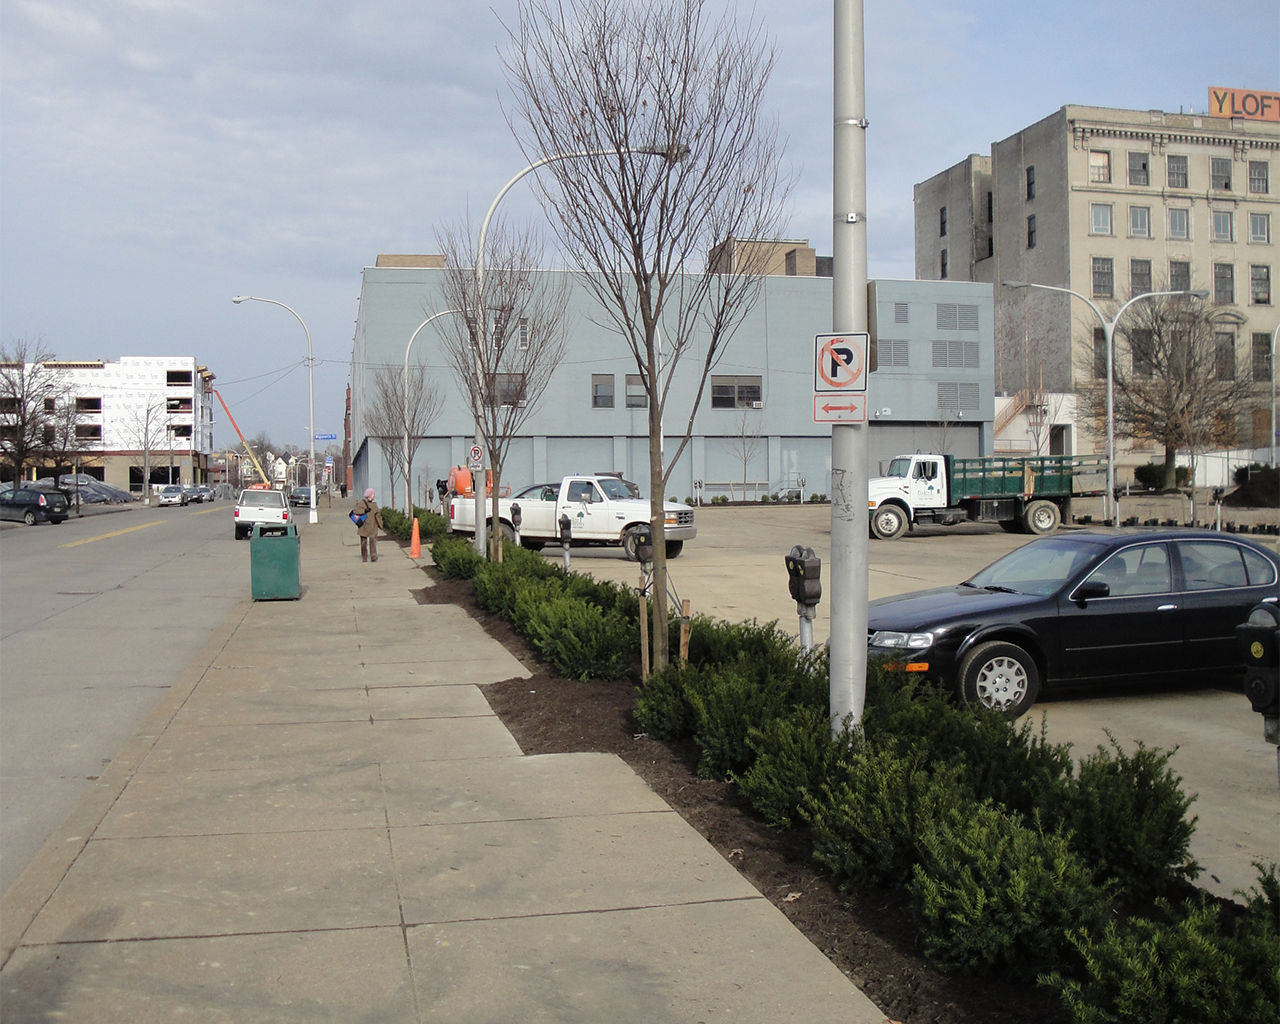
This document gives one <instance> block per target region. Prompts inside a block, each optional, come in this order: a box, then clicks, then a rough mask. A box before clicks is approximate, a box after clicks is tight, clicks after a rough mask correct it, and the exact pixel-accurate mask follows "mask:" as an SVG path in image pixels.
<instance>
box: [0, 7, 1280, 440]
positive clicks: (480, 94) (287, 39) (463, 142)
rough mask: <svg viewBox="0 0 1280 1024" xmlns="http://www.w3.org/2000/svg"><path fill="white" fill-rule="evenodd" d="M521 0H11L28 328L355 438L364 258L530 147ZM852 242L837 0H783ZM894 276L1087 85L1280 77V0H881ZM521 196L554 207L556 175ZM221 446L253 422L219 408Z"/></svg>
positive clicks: (11, 231)
mask: <svg viewBox="0 0 1280 1024" xmlns="http://www.w3.org/2000/svg"><path fill="white" fill-rule="evenodd" d="M515 9H516V4H515V0H496V2H494V3H492V4H484V3H475V2H472V0H346V2H342V0H305V2H304V0H0V344H4V345H5V346H10V345H12V344H13V342H15V341H16V340H18V339H28V340H37V339H38V340H40V341H42V342H43V344H44V345H45V346H46V347H47V348H48V349H50V350H52V351H53V352H54V353H55V354H56V355H57V356H59V357H60V358H103V359H116V358H118V357H119V356H121V355H148V354H157V355H193V356H195V357H196V358H197V359H198V360H200V361H201V362H203V363H206V364H207V365H208V366H209V367H210V368H211V369H212V370H213V371H214V372H215V373H216V374H217V377H218V381H217V384H218V387H219V389H220V390H221V392H222V394H223V397H224V398H225V399H226V400H227V402H228V403H229V404H230V405H231V407H232V410H233V412H234V413H235V415H236V418H237V420H239V421H240V424H241V426H242V428H243V429H245V431H246V433H249V434H256V433H257V432H259V431H261V430H265V431H266V432H267V433H268V434H269V435H270V436H271V437H272V438H273V439H274V440H276V441H277V442H282V443H283V442H287V443H293V444H298V445H303V446H305V445H306V443H307V441H306V434H307V390H306V370H305V355H306V346H305V340H304V337H303V335H302V331H301V329H300V328H299V327H298V325H297V323H296V321H294V320H293V318H292V317H290V316H289V315H288V313H287V312H285V311H284V310H281V309H277V308H275V307H272V306H267V305H263V304H260V303H245V304H243V305H240V306H234V305H232V303H231V297H232V296H233V295H238V294H244V293H250V294H254V295H260V296H265V297H269V298H273V299H277V300H279V301H281V302H285V303H287V304H288V305H290V306H292V307H293V308H294V309H296V310H297V311H298V313H299V314H300V315H301V316H302V317H303V319H304V320H305V321H306V322H307V325H308V327H309V328H310V331H311V337H312V342H313V347H314V352H315V357H316V360H317V363H316V369H315V387H316V431H317V432H319V433H325V432H331V433H340V431H341V427H342V408H343V405H342V403H343V392H344V387H345V384H346V381H347V377H348V374H349V363H350V356H351V339H352V334H353V331H354V321H355V317H356V311H357V299H358V296H359V294H360V271H361V268H362V267H365V266H367V265H370V264H372V263H373V261H374V259H375V257H376V256H377V254H378V253H380V252H388V253H391V252H402V253H404V252H413V253H420V252H432V251H435V250H436V246H435V244H434V238H435V232H436V229H437V227H438V226H439V225H442V224H445V223H449V222H456V221H457V220H458V218H459V217H460V216H461V215H463V214H464V213H466V212H467V211H468V210H469V211H470V214H471V216H472V218H473V219H475V220H477V221H478V219H479V217H480V216H482V215H483V212H484V210H485V209H486V208H487V207H488V205H489V202H490V201H491V200H492V198H493V196H494V195H495V194H496V193H497V191H498V189H499V188H501V187H502V185H503V184H504V183H505V182H506V181H507V179H508V178H510V177H511V175H513V174H514V173H515V172H516V171H517V170H519V169H520V168H521V167H522V166H523V165H524V163H525V161H524V159H523V157H522V156H521V154H520V152H519V150H518V149H517V147H516V145H515V143H514V142H513V141H512V139H511V136H510V133H509V131H508V129H507V127H506V124H505V122H504V121H503V117H502V113H501V100H502V97H503V94H504V90H505V87H504V82H503V74H502V69H501V65H500V61H499V58H498V50H499V48H500V47H501V46H503V45H504V43H505V33H504V31H503V29H502V25H501V22H502V21H507V22H508V23H510V22H511V21H512V19H513V16H514V13H515ZM756 9H757V12H758V14H759V16H760V17H761V18H762V20H763V21H764V22H765V24H766V26H767V29H768V31H769V32H770V33H771V34H772V35H773V37H774V38H775V40H776V42H777V44H778V47H779V51H780V59H779V64H778V71H777V74H776V77H775V79H774V81H773V83H772V87H771V91H770V105H771V106H772V108H773V109H774V110H776V112H777V113H778V115H779V118H780V121H781V126H782V130H783V132H784V134H785V135H786V136H787V137H788V139H789V144H788V159H789V161H790V162H791V164H792V165H793V168H794V169H795V171H796V172H797V174H798V187H797V190H796V193H795V197H794V202H793V207H794V210H793V214H792V217H791V222H790V230H789V232H788V233H789V235H790V236H792V237H807V238H809V239H810V240H811V242H812V244H813V245H814V246H815V247H816V248H817V249H818V251H819V252H823V253H829V252H830V251H831V198H830V195H831V84H830V76H831V71H830V68H831V45H830V33H831V22H832V4H831V3H830V2H829V0H825V2H819V0H785V2H783V0H759V2H758V3H757V4H756ZM865 19H866V41H867V44H866V49H867V70H866V82H867V114H868V117H869V119H870V121H871V127H870V130H869V134H868V145H867V149H868V164H869V168H868V214H869V220H868V230H869V241H868V247H869V272H870V275H871V276H872V277H881V278H910V277H912V276H913V273H914V260H913V256H912V204H911V196H912V185H913V184H914V183H916V182H919V181H922V180H923V179H925V178H927V177H929V176H931V175H932V174H934V173H936V172H937V171H939V170H942V169H943V168H945V167H947V166H949V165H951V164H952V163H955V162H956V161H957V160H960V159H961V158H963V157H964V156H965V155H967V154H968V153H971V152H981V153H986V152H988V151H989V148H990V145H991V143H992V142H993V141H995V140H998V139H1002V138H1005V137H1007V136H1008V135H1011V134H1013V133H1014V132H1016V131H1018V130H1019V129H1021V128H1023V127H1025V126H1026V125H1028V124H1030V123H1032V122H1034V121H1037V120H1039V119H1040V118H1042V117H1045V116H1047V115H1048V114H1050V113H1052V112H1053V111H1055V110H1057V109H1058V108H1059V107H1061V106H1063V105H1064V104H1068V103H1080V104H1092V105H1099V106H1111V107H1125V108H1131V109H1138V110H1146V109H1162V110H1169V111H1178V110H1187V111H1191V110H1196V111H1203V110H1205V108H1206V106H1207V94H1208V87H1209V86H1211V85H1220V86H1239V87H1249V88H1257V89H1275V88H1276V87H1277V86H1278V85H1280V45H1278V42H1277V41H1278V40H1280V5H1277V4H1276V2H1275V0H1239V2H1235V3H1230V2H1228V3H1226V4H1223V5H1222V6H1220V7H1218V8H1216V9H1215V10H1213V12H1212V13H1211V14H1210V13H1209V9H1208V8H1206V6H1205V5H1204V4H1203V2H1197V3H1191V2H1188V0H1166V2H1165V3H1163V4H1160V5H1158V6H1157V7H1152V6H1151V5H1149V4H1137V3H1124V2H1119V3H1117V2H1115V0H1109V2H1097V0H1078V2H1073V3H1066V2H1051V0H1039V2H1034V3H1028V2H1026V0H1019V2H1006V0H991V2H988V3H983V4H977V3H973V2H972V0H919V2H916V3H899V2H889V0H866V3H865ZM504 206H505V209H504V212H505V213H507V214H508V215H511V216H514V217H517V218H526V219H528V220H530V221H533V220H534V219H536V218H540V217H541V214H540V211H539V210H538V208H537V206H536V204H535V203H534V201H533V199H532V195H531V193H530V191H529V190H528V189H527V188H526V189H521V188H517V189H516V190H514V191H513V192H512V194H511V195H510V197H509V198H508V199H507V200H506V201H505V203H504ZM217 441H218V443H219V444H224V443H229V442H234V438H233V437H232V434H231V431H230V428H229V427H228V426H227V425H225V423H224V422H223V417H222V415H221V412H220V411H219V414H218V429H217Z"/></svg>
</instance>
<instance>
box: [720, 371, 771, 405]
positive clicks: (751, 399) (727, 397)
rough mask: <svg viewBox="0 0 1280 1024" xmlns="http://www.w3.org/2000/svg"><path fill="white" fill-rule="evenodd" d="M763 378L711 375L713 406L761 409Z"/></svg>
mask: <svg viewBox="0 0 1280 1024" xmlns="http://www.w3.org/2000/svg"><path fill="white" fill-rule="evenodd" d="M760 383H761V379H760V377H758V376H750V375H743V376H737V377H731V376H715V375H713V376H712V377H711V408H713V409H759V408H760V407H761V404H762V403H761V401H760V399H761V390H760Z"/></svg>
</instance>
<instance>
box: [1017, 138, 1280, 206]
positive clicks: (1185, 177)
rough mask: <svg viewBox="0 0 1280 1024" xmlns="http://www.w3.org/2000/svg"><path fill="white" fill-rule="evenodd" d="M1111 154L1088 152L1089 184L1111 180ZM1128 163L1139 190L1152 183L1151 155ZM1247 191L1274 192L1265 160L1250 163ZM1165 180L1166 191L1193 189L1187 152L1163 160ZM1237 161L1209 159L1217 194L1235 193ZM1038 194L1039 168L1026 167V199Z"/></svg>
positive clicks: (1130, 155)
mask: <svg viewBox="0 0 1280 1024" xmlns="http://www.w3.org/2000/svg"><path fill="white" fill-rule="evenodd" d="M1111 156H1112V154H1111V151H1110V150H1108V149H1091V150H1089V181H1090V182H1092V183H1093V184H1096V185H1107V184H1110V183H1111V181H1112V166H1111V165H1112V160H1111ZM1126 156H1127V161H1128V168H1127V170H1128V176H1127V181H1128V183H1129V184H1130V185H1133V186H1137V187H1144V186H1149V185H1151V184H1152V175H1151V154H1150V153H1145V152H1138V153H1135V152H1130V153H1127V154H1126ZM1248 164H1249V166H1248V178H1247V182H1248V191H1249V193H1250V194H1251V195H1255V196H1265V195H1269V194H1270V192H1271V168H1270V165H1269V164H1268V163H1267V161H1266V160H1250V161H1249V162H1248ZM1164 168H1165V173H1164V180H1165V187H1166V188H1190V187H1191V158H1190V157H1189V156H1187V154H1185V153H1170V154H1169V155H1168V156H1166V157H1165V160H1164ZM1234 168H1235V161H1234V160H1233V159H1232V158H1231V157H1229V156H1211V157H1209V164H1208V171H1209V188H1210V189H1212V190H1213V191H1215V192H1230V191H1232V175H1233V171H1234ZM1035 194H1036V169H1035V168H1034V167H1028V168H1027V198H1028V199H1034V198H1035Z"/></svg>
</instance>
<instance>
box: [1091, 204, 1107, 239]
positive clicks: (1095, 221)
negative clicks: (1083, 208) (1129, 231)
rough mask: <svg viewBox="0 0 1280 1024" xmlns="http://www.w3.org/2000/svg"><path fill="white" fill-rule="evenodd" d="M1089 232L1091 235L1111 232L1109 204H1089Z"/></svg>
mask: <svg viewBox="0 0 1280 1024" xmlns="http://www.w3.org/2000/svg"><path fill="white" fill-rule="evenodd" d="M1089 233H1090V234H1093V235H1109V234H1111V204H1110V203H1090V204H1089Z"/></svg>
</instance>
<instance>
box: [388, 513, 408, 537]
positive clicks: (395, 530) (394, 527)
mask: <svg viewBox="0 0 1280 1024" xmlns="http://www.w3.org/2000/svg"><path fill="white" fill-rule="evenodd" d="M382 528H383V529H384V530H386V531H387V536H389V537H395V538H396V539H397V540H408V539H409V531H410V530H411V529H412V527H411V526H410V525H409V518H408V517H407V516H406V515H405V514H404V513H403V512H398V511H396V510H395V509H394V508H384V509H382Z"/></svg>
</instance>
